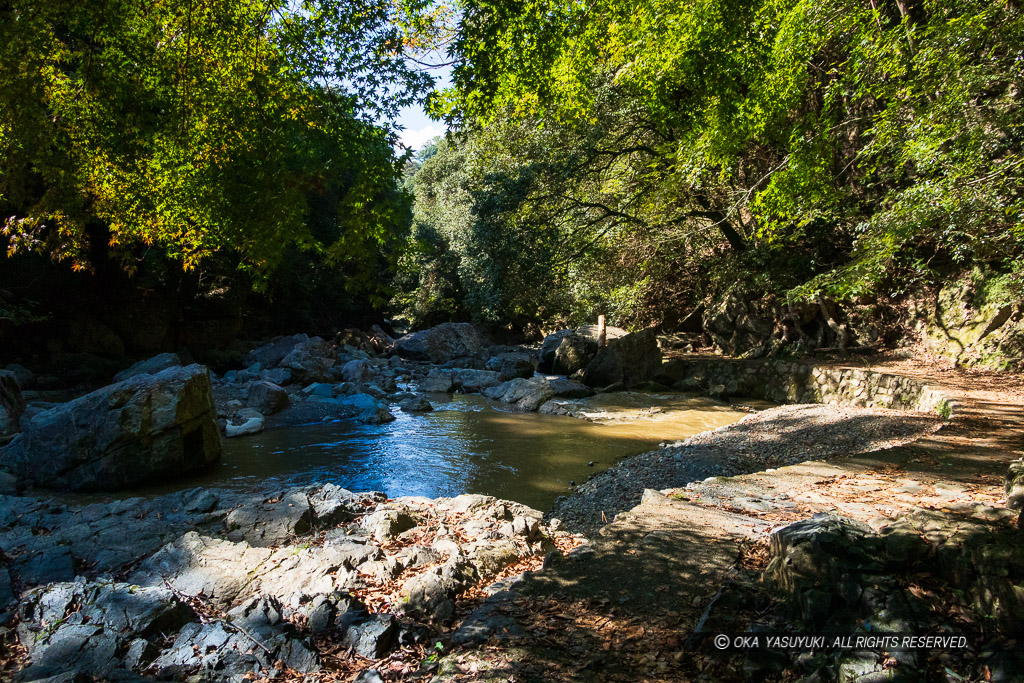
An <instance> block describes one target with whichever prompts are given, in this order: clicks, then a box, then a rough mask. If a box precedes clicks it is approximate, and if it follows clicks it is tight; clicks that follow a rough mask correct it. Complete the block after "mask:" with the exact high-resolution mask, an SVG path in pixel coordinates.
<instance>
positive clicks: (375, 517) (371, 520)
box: [363, 510, 416, 544]
mask: <svg viewBox="0 0 1024 683" xmlns="http://www.w3.org/2000/svg"><path fill="white" fill-rule="evenodd" d="M414 526H416V520H415V518H413V516H412V515H410V514H409V513H408V512H405V511H403V510H377V511H376V512H373V513H371V514H369V515H367V516H366V517H365V518H363V529H365V530H366V533H367V534H368V535H369V536H371V537H373V540H375V541H376V542H377V543H380V544H384V543H387V542H389V541H391V540H393V539H394V538H395V537H396V536H398V534H400V533H402V532H403V531H408V530H409V529H412V528H413V527H414Z"/></svg>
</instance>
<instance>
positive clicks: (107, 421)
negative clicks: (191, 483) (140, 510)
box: [0, 365, 221, 490]
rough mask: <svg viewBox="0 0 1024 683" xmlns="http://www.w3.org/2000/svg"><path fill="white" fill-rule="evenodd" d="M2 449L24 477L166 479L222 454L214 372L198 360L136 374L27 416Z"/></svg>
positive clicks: (95, 486)
mask: <svg viewBox="0 0 1024 683" xmlns="http://www.w3.org/2000/svg"><path fill="white" fill-rule="evenodd" d="M22 429H23V432H22V434H20V435H19V436H17V437H16V438H15V440H14V441H13V442H12V443H11V444H10V445H8V446H7V447H6V448H4V449H0V459H2V460H3V461H5V463H6V464H7V466H8V467H10V468H11V470H12V471H13V473H14V474H15V475H16V476H18V477H19V478H20V479H24V480H26V481H33V482H34V483H36V484H37V485H39V486H45V487H56V488H66V489H71V490H104V489H107V490H109V489H117V488H125V487H129V486H134V485H138V484H142V483H145V482H148V481H153V480H160V481H166V480H167V479H173V478H174V477H176V476H180V475H182V474H187V473H189V472H193V471H196V470H199V469H202V468H204V467H206V466H208V465H209V464H211V463H212V462H215V461H216V460H217V459H218V458H220V453H221V446H220V437H219V435H218V430H217V423H216V411H215V409H214V405H213V395H212V393H211V388H210V376H209V373H208V372H207V370H206V368H204V367H202V366H200V365H190V366H188V367H175V368H168V369H167V370H164V371H162V372H159V373H157V374H155V375H136V376H135V377H132V378H131V379H128V380H126V381H124V382H119V383H117V384H113V385H111V386H108V387H104V388H103V389H99V390H97V391H94V392H92V393H91V394H87V395H85V396H82V397H81V398H78V399H75V400H74V401H70V402H68V403H64V404H60V405H57V406H55V407H53V408H51V409H49V410H47V411H44V412H42V413H40V414H38V415H36V416H35V417H33V418H31V419H29V420H22Z"/></svg>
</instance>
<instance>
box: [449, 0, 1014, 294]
mask: <svg viewBox="0 0 1024 683" xmlns="http://www.w3.org/2000/svg"><path fill="white" fill-rule="evenodd" d="M1022 44H1024V18H1022V14H1021V10H1020V8H1019V6H1018V5H1017V4H1016V3H1005V2H1001V1H994V0H956V1H954V2H938V1H936V0H908V1H904V0H892V1H889V0H872V2H861V1H859V0H827V1H826V2H820V1H810V0H802V1H799V2H781V1H780V0H759V1H757V2H741V1H739V0H688V1H687V2H682V3H680V2H677V1H676V0H640V2H623V0H594V1H593V2H587V3H578V2H561V1H558V0H550V1H543V0H542V1H526V0H523V1H519V2H507V1H501V2H499V1H497V0H472V1H471V2H469V3H467V7H466V9H465V11H464V16H463V21H462V23H461V25H460V34H459V40H458V42H457V44H456V49H455V58H456V62H457V66H456V69H455V87H454V88H453V89H452V90H451V91H449V92H448V93H446V95H445V96H444V97H441V98H438V99H437V100H436V111H437V112H438V113H439V114H441V115H445V116H448V117H449V118H450V119H451V120H452V121H453V122H456V123H458V124H459V125H461V126H463V128H464V129H465V130H466V131H467V133H468V135H469V136H470V138H473V137H474V136H486V135H489V133H488V131H489V130H491V129H492V128H493V127H495V126H498V127H506V128H507V127H508V126H509V125H510V123H509V122H510V121H516V122H519V125H520V127H521V130H524V131H533V130H536V131H537V132H528V133H527V135H530V136H542V137H547V138H551V137H552V136H551V134H550V133H548V132H547V131H548V130H549V129H551V128H556V129H559V130H561V131H576V132H577V133H580V137H578V138H577V139H578V140H581V141H582V140H584V139H589V138H587V137H586V136H587V135H591V134H594V135H596V137H595V138H593V141H592V142H587V143H585V144H581V145H575V146H574V143H570V144H569V146H568V147H566V148H558V147H552V148H551V149H552V150H556V151H555V153H557V154H559V155H561V156H566V157H569V158H573V159H575V160H576V161H577V162H579V161H581V160H583V163H578V164H577V165H576V166H575V167H574V166H569V165H567V166H566V167H565V168H567V169H568V168H571V169H573V170H572V173H574V174H575V176H574V177H563V178H562V179H561V182H560V183H555V184H554V187H557V188H560V190H559V192H560V194H561V196H562V200H561V202H560V203H558V204H557V206H560V207H561V209H560V210H561V211H563V213H562V214H561V215H562V216H564V218H565V221H566V223H568V224H571V225H573V226H574V227H575V229H576V230H577V231H586V229H588V228H590V229H593V230H596V232H593V230H592V231H591V232H592V234H596V235H599V236H601V237H602V239H607V240H608V244H609V246H610V247H612V248H613V249H617V245H625V244H630V243H632V244H636V240H637V236H638V235H645V236H646V237H645V238H644V239H643V240H641V241H642V242H646V244H648V245H651V246H652V247H655V246H656V247H657V249H653V250H651V252H650V260H652V261H658V260H667V259H673V258H678V257H683V258H686V259H689V261H690V263H689V265H688V266H687V267H686V268H684V269H683V270H690V271H693V270H699V271H704V272H705V273H708V274H709V275H710V276H712V278H714V277H717V278H718V279H719V281H720V283H721V284H722V285H725V284H729V283H733V284H735V282H736V280H737V279H739V280H741V281H746V283H747V285H748V286H753V287H757V288H760V289H762V291H763V290H766V289H767V290H773V289H774V290H776V291H780V290H787V289H789V290H791V293H792V295H794V296H805V297H815V296H819V295H821V294H830V295H834V296H839V297H849V296H853V295H856V294H859V293H864V292H868V291H872V290H874V289H876V288H877V287H879V286H885V287H887V289H888V290H889V291H894V290H896V289H898V288H899V287H898V286H897V285H895V284H893V283H895V282H896V281H898V280H901V281H904V282H905V281H907V280H908V279H910V280H912V279H914V278H924V279H928V278H931V277H934V276H935V273H936V272H939V271H942V270H943V269H947V270H948V269H949V268H966V267H970V265H971V264H973V263H986V264H989V265H994V266H997V267H1000V268H1002V269H1004V270H1009V271H1011V272H1013V273H1017V274H1018V275H1017V276H1016V277H1018V278H1019V277H1020V276H1019V273H1020V271H1021V270H1024V269H1022V268H1020V266H1019V265H1018V264H1020V263H1021V256H1022V253H1024V249H1022V241H1021V237H1022V234H1024V203H1022V202H1024V199H1022V197H1021V191H1020V187H1021V179H1022V176H1021V169H1022V168H1024V163H1022V149H1021V142H1022V136H1021V131H1022V118H1021V117H1022V116H1024V109H1022V107H1021V106H1020V100H1021V93H1022V91H1024V82H1022V64H1024V59H1022V53H1021V51H1020V45H1022ZM582 131H589V132H588V133H586V134H583V133H581V132H582ZM577 133H572V134H573V135H576V134H577ZM566 149H572V150H579V151H581V154H582V156H575V155H573V154H571V153H570V154H566V153H565V150H566ZM584 150H589V151H584ZM573 204H575V207H576V208H577V209H581V210H578V211H577V212H576V215H575V216H570V215H569V214H568V213H566V212H568V211H569V210H570V208H571V207H572V206H573ZM549 206H550V205H549ZM595 219H598V220H596V221H595ZM627 224H631V225H633V226H634V227H633V229H630V230H622V229H621V228H623V227H625V226H626V225H627ZM611 226H615V227H614V228H613V227H611ZM709 227H713V228H714V229H716V230H717V231H718V232H719V235H718V238H717V242H718V243H717V244H713V242H714V241H715V238H714V237H713V233H711V232H708V228H709ZM540 229H547V230H550V229H552V228H551V225H550V224H548V225H545V226H543V227H541V228H540ZM672 241H676V242H686V243H690V244H691V245H692V247H695V248H690V249H689V250H688V251H680V250H677V249H665V248H664V245H666V244H668V243H670V242H672ZM701 243H703V244H702V245H701ZM659 250H660V251H659ZM580 257H581V258H583V257H584V254H583V253H582V252H581V254H580ZM715 273H718V275H715ZM581 288H585V286H584V287H581Z"/></svg>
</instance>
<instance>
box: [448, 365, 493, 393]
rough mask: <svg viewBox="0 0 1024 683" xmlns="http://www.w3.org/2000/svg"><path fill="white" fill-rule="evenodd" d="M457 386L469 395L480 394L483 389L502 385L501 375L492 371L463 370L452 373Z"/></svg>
mask: <svg viewBox="0 0 1024 683" xmlns="http://www.w3.org/2000/svg"><path fill="white" fill-rule="evenodd" d="M452 379H453V380H454V381H455V384H456V386H457V387H458V388H459V389H461V390H462V391H464V392H466V393H467V394H475V393H479V392H480V391H482V390H483V389H489V388H490V387H496V386H498V385H499V384H501V381H502V380H501V374H500V373H497V372H491V371H490V370H471V369H462V370H455V371H453V372H452Z"/></svg>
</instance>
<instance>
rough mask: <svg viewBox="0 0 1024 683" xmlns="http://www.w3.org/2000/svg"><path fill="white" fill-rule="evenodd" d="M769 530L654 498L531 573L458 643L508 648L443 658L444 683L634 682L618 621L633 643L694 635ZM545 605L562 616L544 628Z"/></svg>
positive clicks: (466, 627) (482, 612) (489, 604)
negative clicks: (742, 559)
mask: <svg viewBox="0 0 1024 683" xmlns="http://www.w3.org/2000/svg"><path fill="white" fill-rule="evenodd" d="M766 528H767V526H766V525H764V524H762V523H760V522H757V521H756V520H751V519H749V518H747V517H743V516H741V515H736V514H732V513H729V512H725V511H722V510H716V509H708V508H702V507H699V506H696V505H691V504H689V503H686V502H683V501H678V500H673V499H671V498H668V497H666V496H663V495H660V494H657V493H655V492H648V494H647V495H646V496H645V499H644V502H643V503H641V504H640V505H639V506H637V507H635V508H633V509H632V510H630V511H629V512H627V513H623V514H620V515H619V516H618V517H617V518H616V520H615V521H614V522H613V523H612V524H609V525H608V526H606V527H604V528H603V529H602V530H601V534H600V536H598V537H597V538H596V540H595V541H594V542H593V543H592V544H591V545H588V546H582V547H581V548H578V549H577V550H575V551H574V552H573V553H571V554H570V555H569V556H568V557H567V558H565V559H561V560H556V561H555V562H554V563H552V564H551V566H549V567H547V568H546V569H544V570H543V571H540V572H536V573H531V574H527V575H526V576H525V577H524V578H523V580H521V581H519V582H517V583H515V585H514V586H512V587H511V588H510V589H509V590H507V591H504V592H501V593H497V594H496V595H494V596H492V597H491V598H490V599H489V600H487V601H486V602H485V603H484V605H483V606H481V607H480V608H479V609H478V610H477V611H476V612H474V613H473V614H471V615H470V616H469V617H468V618H467V619H466V620H465V622H464V623H463V627H462V628H460V629H459V630H458V631H456V634H455V636H454V639H455V642H456V643H457V644H460V645H466V646H470V647H472V644H474V643H482V642H485V641H491V642H494V640H496V641H497V642H499V643H501V649H500V651H496V650H494V649H492V648H489V649H486V650H474V649H469V650H460V651H459V652H458V653H457V654H456V655H453V656H450V657H448V658H446V659H445V660H443V661H442V663H441V666H440V670H439V676H440V678H441V680H448V679H450V678H454V677H456V676H460V675H464V674H469V676H468V677H466V678H459V679H458V680H472V681H505V680H509V677H510V676H515V677H516V680H523V681H538V682H539V681H549V680H556V679H557V680H563V679H564V678H566V677H569V678H571V679H572V680H581V681H586V680H607V679H606V678H601V677H599V676H598V673H597V672H598V670H600V671H601V672H602V673H603V674H605V675H607V674H614V673H616V672H619V673H622V674H623V675H634V676H635V675H637V674H638V671H639V670H638V669H636V668H633V667H634V665H633V664H632V663H631V662H629V661H628V660H627V659H624V658H622V657H620V656H619V655H618V654H617V653H615V652H608V651H606V650H605V648H604V647H603V645H602V644H604V643H608V642H609V641H608V638H609V637H610V636H612V637H614V636H613V635H612V634H611V633H610V631H612V630H614V629H615V628H616V626H615V624H618V623H622V622H623V621H626V622H630V623H633V624H636V626H634V627H632V628H635V629H639V630H637V631H636V632H635V633H633V632H624V637H633V636H634V635H636V637H640V638H642V637H643V635H642V634H643V633H645V632H646V631H645V625H652V624H664V623H671V624H672V629H673V630H676V631H678V633H680V634H683V637H685V634H686V633H688V632H690V631H692V630H693V628H694V627H695V626H696V624H697V623H698V621H699V619H700V616H701V614H702V612H703V611H704V610H705V609H706V607H707V606H708V604H709V603H710V602H711V601H712V599H713V597H714V595H715V594H716V592H717V591H718V588H719V587H720V586H721V585H722V583H723V582H724V580H725V578H726V576H727V574H728V573H729V572H730V570H731V569H732V568H733V567H734V566H735V564H736V562H737V560H738V559H739V556H740V550H741V546H742V544H743V543H744V542H745V541H748V540H749V539H752V538H754V537H756V536H758V535H760V534H761V533H764V531H765V530H766ZM545 606H550V607H552V608H553V609H561V610H563V612H561V613H553V612H551V611H550V610H547V611H548V613H549V614H551V615H552V616H551V617H545V616H541V618H540V620H539V621H538V618H537V617H538V614H541V615H543V614H544V612H545V610H544V607H545ZM611 615H615V616H614V620H612V618H611ZM545 620H546V621H545ZM538 624H541V625H545V624H546V625H547V626H548V627H551V632H550V634H551V635H550V637H539V632H538ZM637 634H640V635H637ZM612 680H618V679H614V678H613V679H612ZM623 680H626V679H623ZM635 680H640V679H639V678H637V679H635ZM652 680H653V679H652ZM657 680H662V679H657ZM664 680H671V676H669V677H668V678H665V679H664Z"/></svg>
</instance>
